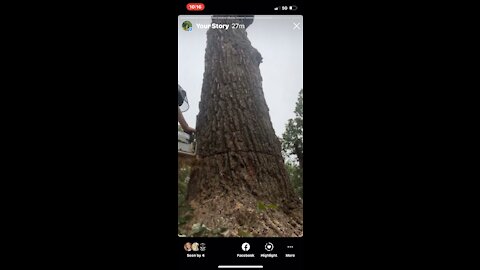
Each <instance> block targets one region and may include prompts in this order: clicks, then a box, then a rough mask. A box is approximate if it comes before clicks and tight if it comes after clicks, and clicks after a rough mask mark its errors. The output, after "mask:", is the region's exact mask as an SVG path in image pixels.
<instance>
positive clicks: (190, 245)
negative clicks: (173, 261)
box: [183, 242, 192, 251]
mask: <svg viewBox="0 0 480 270" xmlns="http://www.w3.org/2000/svg"><path fill="white" fill-rule="evenodd" d="M183 248H184V249H185V251H192V244H191V243H190V242H187V243H185V245H183Z"/></svg>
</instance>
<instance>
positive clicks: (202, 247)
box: [200, 243, 207, 251]
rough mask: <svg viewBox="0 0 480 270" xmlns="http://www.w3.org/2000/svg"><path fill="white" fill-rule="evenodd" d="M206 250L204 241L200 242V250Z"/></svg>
mask: <svg viewBox="0 0 480 270" xmlns="http://www.w3.org/2000/svg"><path fill="white" fill-rule="evenodd" d="M205 250H207V245H206V244H205V243H201V244H200V251H205Z"/></svg>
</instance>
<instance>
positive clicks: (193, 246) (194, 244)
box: [192, 242, 198, 251]
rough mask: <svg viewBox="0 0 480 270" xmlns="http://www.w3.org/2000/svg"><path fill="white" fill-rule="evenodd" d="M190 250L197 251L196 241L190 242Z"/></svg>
mask: <svg viewBox="0 0 480 270" xmlns="http://www.w3.org/2000/svg"><path fill="white" fill-rule="evenodd" d="M192 250H193V251H198V243H197V242H195V243H193V244H192Z"/></svg>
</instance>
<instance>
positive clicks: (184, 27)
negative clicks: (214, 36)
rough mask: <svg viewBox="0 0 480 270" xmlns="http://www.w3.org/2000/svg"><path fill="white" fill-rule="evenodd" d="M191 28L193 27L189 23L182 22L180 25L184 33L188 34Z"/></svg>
mask: <svg viewBox="0 0 480 270" xmlns="http://www.w3.org/2000/svg"><path fill="white" fill-rule="evenodd" d="M192 26H193V25H192V23H191V22H190V21H184V22H183V23H182V28H183V30H185V31H189V32H190V31H192V29H193V27H192Z"/></svg>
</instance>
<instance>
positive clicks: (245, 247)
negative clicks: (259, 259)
mask: <svg viewBox="0 0 480 270" xmlns="http://www.w3.org/2000/svg"><path fill="white" fill-rule="evenodd" d="M242 250H243V251H249V250H250V244H249V243H247V242H245V243H243V244H242Z"/></svg>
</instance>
